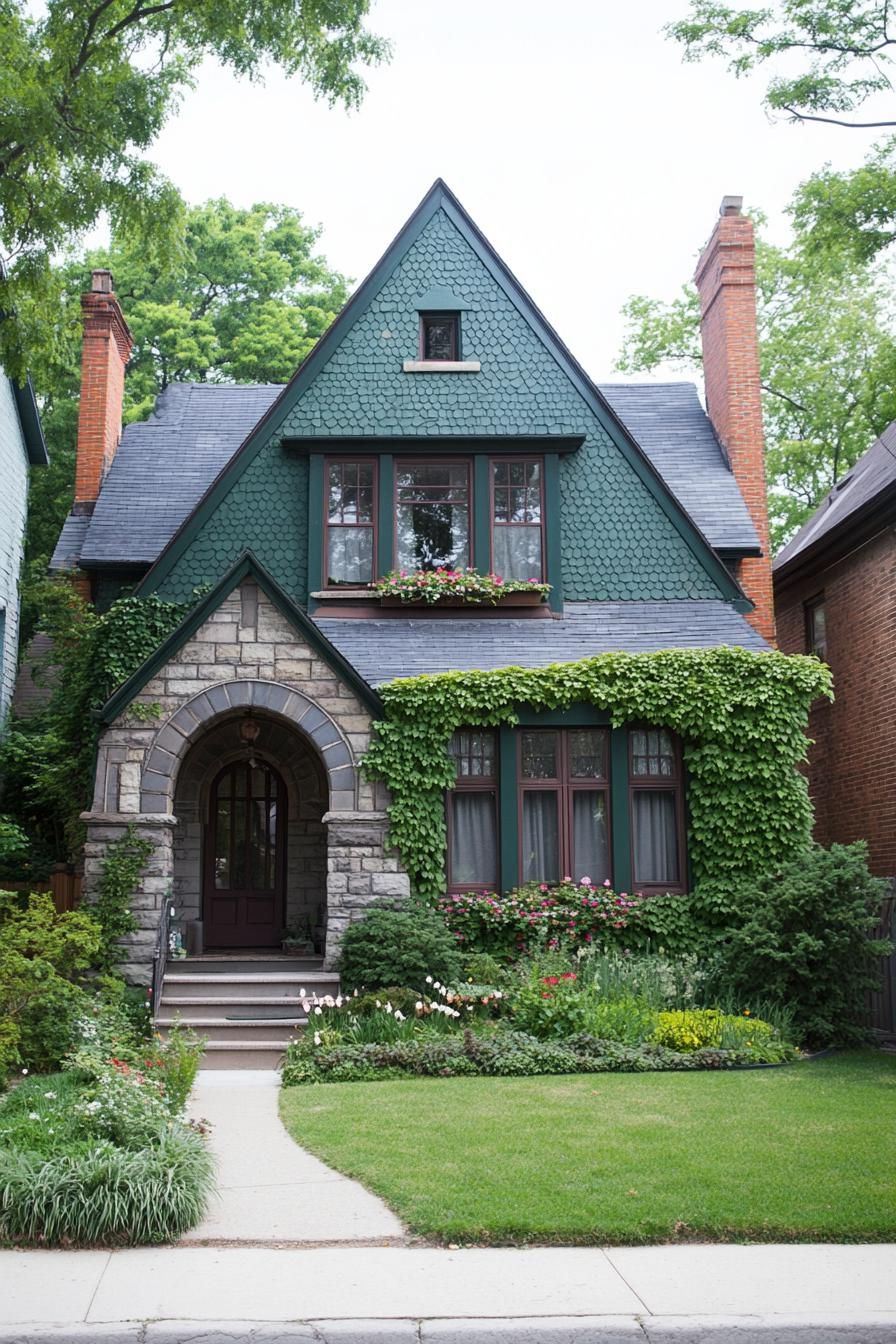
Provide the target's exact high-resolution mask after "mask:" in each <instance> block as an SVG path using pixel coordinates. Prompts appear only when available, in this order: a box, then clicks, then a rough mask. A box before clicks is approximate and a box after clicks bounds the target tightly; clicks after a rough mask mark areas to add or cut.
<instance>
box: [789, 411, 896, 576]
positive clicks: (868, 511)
mask: <svg viewBox="0 0 896 1344" xmlns="http://www.w3.org/2000/svg"><path fill="white" fill-rule="evenodd" d="M894 507H896V420H894V421H893V423H892V424H890V425H888V426H887V428H886V429H885V430H884V432H883V434H881V436H880V438H879V439H875V441H874V443H872V445H871V447H870V448H869V449H868V451H867V452H866V453H865V454H864V455H863V456H862V457H860V458H859V460H858V462H857V463H856V464H855V466H854V467H852V468H851V470H850V471H848V472H847V473H846V475H845V476H842V477H841V478H840V480H839V481H838V482H837V484H836V485H835V486H834V488H833V489H832V490H831V491H830V492H829V493H828V495H827V496H826V497H825V499H824V502H823V503H822V504H821V505H820V506H819V508H817V509H816V510H815V512H814V513H813V515H812V517H811V518H810V519H809V521H808V522H807V523H804V524H803V526H802V527H801V528H800V530H799V532H797V534H796V536H795V537H793V538H792V539H791V540H790V541H789V542H788V543H787V545H786V546H785V547H784V548H783V549H782V550H781V551H780V552H779V553H778V555H777V557H776V559H775V563H774V566H773V572H774V576H775V578H776V579H780V578H783V577H784V576H785V575H787V574H789V573H790V572H791V571H792V570H794V569H796V568H798V567H799V566H802V565H803V564H810V563H811V561H812V559H813V558H814V557H815V556H817V555H820V554H823V553H825V552H826V551H827V550H828V548H829V547H833V546H835V545H836V544H837V543H838V542H839V541H840V539H841V538H843V536H844V534H846V533H849V534H850V536H851V537H854V534H855V530H856V529H857V528H858V527H859V526H860V524H861V523H862V522H863V521H864V520H865V519H866V518H867V517H868V516H869V515H873V514H876V513H877V512H878V511H879V510H880V511H887V510H890V511H892V510H893V509H894Z"/></svg>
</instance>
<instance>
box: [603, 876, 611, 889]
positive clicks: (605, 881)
mask: <svg viewBox="0 0 896 1344" xmlns="http://www.w3.org/2000/svg"><path fill="white" fill-rule="evenodd" d="M609 885H610V879H609V878H608V877H605V878H604V886H605V887H608V886H609Z"/></svg>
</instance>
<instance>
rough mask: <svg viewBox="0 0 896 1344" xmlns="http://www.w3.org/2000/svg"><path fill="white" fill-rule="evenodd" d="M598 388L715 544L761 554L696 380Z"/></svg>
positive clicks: (675, 494)
mask: <svg viewBox="0 0 896 1344" xmlns="http://www.w3.org/2000/svg"><path fill="white" fill-rule="evenodd" d="M598 388H599V389H600V391H601V392H602V393H603V394H604V396H605V397H606V399H607V401H608V402H609V403H610V405H611V406H612V408H613V410H614V411H615V412H616V414H617V415H618V416H619V419H620V420H621V421H622V423H623V424H624V425H625V427H626V428H627V429H628V431H629V433H630V434H631V435H632V437H633V438H634V439H636V440H637V442H638V443H639V444H640V446H641V447H642V448H643V450H644V452H645V453H646V454H647V456H648V457H649V458H650V460H651V462H652V463H653V465H654V467H655V468H656V470H657V471H658V472H659V474H660V475H661V476H662V478H663V480H664V481H665V482H666V484H667V485H668V487H669V489H670V490H671V491H672V493H673V495H674V496H675V497H676V499H677V500H678V502H679V503H680V504H681V505H682V506H683V507H684V508H685V509H686V510H687V512H688V513H689V514H690V515H691V517H692V518H693V520H694V522H695V523H696V524H697V526H698V527H699V528H700V531H701V532H702V533H703V535H704V536H705V537H706V540H707V541H708V542H709V543H710V545H711V546H713V547H714V548H715V549H716V550H717V551H722V552H727V551H736V552H738V553H739V554H743V553H744V552H746V551H753V552H755V553H756V554H757V555H758V554H759V552H760V543H759V537H758V536H757V534H756V528H755V527H754V526H753V520H752V519H751V517H750V514H749V511H748V509H747V506H746V504H745V503H744V497H743V495H742V494H741V492H740V488H739V486H738V484H737V481H736V480H735V478H734V473H733V472H732V470H731V467H730V466H729V464H728V458H727V455H726V453H725V451H724V449H723V448H722V445H721V444H720V443H719V440H718V439H717V438H716V434H715V430H714V429H713V427H712V421H711V420H710V418H709V416H708V415H707V414H706V411H705V410H704V409H703V406H702V405H701V402H700V398H699V396H698V395H697V389H696V387H695V386H694V384H693V383H598Z"/></svg>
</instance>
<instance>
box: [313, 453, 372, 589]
mask: <svg viewBox="0 0 896 1344" xmlns="http://www.w3.org/2000/svg"><path fill="white" fill-rule="evenodd" d="M361 467H369V468H370V471H371V481H372V484H371V486H370V490H371V501H372V502H371V511H370V512H371V516H370V519H369V521H368V520H365V521H359V520H358V519H357V518H354V519H353V518H351V517H348V518H347V517H346V514H347V513H350V512H351V509H350V507H349V508H347V507H346V504H345V497H344V494H343V502H342V503H341V504H340V507H339V514H340V518H339V520H338V521H334V520H333V519H332V518H331V516H330V514H331V505H330V489H331V486H330V473H331V470H332V469H334V468H335V469H336V470H337V471H339V473H340V477H341V486H342V490H343V492H345V491H346V490H350V489H352V488H354V489H356V490H359V489H361V488H362V487H361V485H360V468H361ZM353 474H354V476H353ZM363 488H365V489H366V488H367V487H363ZM378 512H379V462H378V460H377V459H376V458H375V457H328V458H325V459H324V556H323V581H324V588H332V589H334V590H338V589H344V588H351V587H359V588H362V587H365V586H366V585H367V584H368V583H372V582H373V580H374V579H375V578H376V564H377V514H378ZM343 527H344V528H360V527H363V528H369V529H370V548H371V550H370V554H371V564H370V578H369V579H358V580H357V581H354V580H352V581H346V582H344V583H340V582H331V579H330V532H331V531H333V530H336V529H338V528H343Z"/></svg>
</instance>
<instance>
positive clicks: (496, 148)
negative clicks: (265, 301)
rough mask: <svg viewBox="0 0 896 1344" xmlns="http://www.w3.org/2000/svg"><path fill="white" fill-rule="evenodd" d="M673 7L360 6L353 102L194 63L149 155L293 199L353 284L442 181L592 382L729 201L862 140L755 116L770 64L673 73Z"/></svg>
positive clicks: (410, 0) (493, 1)
mask: <svg viewBox="0 0 896 1344" xmlns="http://www.w3.org/2000/svg"><path fill="white" fill-rule="evenodd" d="M687 11H688V0H628V3H627V4H624V3H623V4H619V3H618V2H617V0H550V2H549V3H546V0H445V2H444V3H441V2H439V0H375V2H374V4H373V7H372V14H371V19H370V26H371V27H372V28H373V29H374V31H376V32H378V33H381V34H383V35H385V36H387V37H389V38H390V39H392V41H393V44H394V56H393V60H392V62H391V64H389V65H384V66H382V67H380V68H379V69H377V70H374V71H372V72H371V73H370V74H369V76H368V82H369V86H370V88H369V93H368V95H367V97H366V99H365V101H364V103H363V105H362V107H361V110H360V111H359V112H356V113H352V114H349V113H346V112H344V111H342V110H330V109H329V108H327V107H326V105H325V104H323V103H315V102H314V100H313V98H312V97H311V95H310V94H309V93H308V91H307V90H306V89H305V88H304V87H303V86H302V85H301V84H300V83H299V81H298V80H292V81H290V80H286V79H284V78H283V77H282V76H281V75H280V74H279V73H275V74H273V75H271V77H270V78H269V79H268V81H267V82H266V84H265V85H263V86H260V85H250V84H248V83H246V82H245V81H239V80H236V79H235V78H233V77H232V76H230V75H229V74H227V73H225V72H223V71H222V70H221V69H219V68H218V67H216V66H215V65H212V64H209V65H207V66H206V67H204V69H203V71H202V73H201V76H200V80H199V83H198V86H197V89H196V90H195V92H194V93H192V94H191V95H189V96H188V97H187V98H186V99H185V101H184V103H183V105H182V108H181V110H180V112H179V114H178V115H177V116H176V117H175V118H174V119H173V120H172V122H171V123H170V124H169V126H168V128H167V129H166V131H165V133H164V134H163V136H162V137H161V138H160V140H159V141H158V142H157V144H156V146H155V148H154V151H153V153H152V157H153V158H154V159H155V160H156V161H157V162H158V163H159V164H160V166H161V167H162V168H163V170H164V171H165V172H167V173H168V174H169V175H170V176H171V177H172V178H173V179H174V181H175V182H176V183H177V185H178V187H179V188H180V189H181V191H182V192H183V193H184V195H185V196H186V198H187V199H188V200H189V201H191V202H198V201H202V200H205V199H207V198H208V197H211V196H227V197H229V198H230V199H231V200H232V201H234V202H235V203H236V204H238V205H250V204H251V203H253V202H254V201H258V200H271V201H277V202H284V203H287V204H289V205H294V206H297V207H299V208H300V209H301V210H302V212H303V214H304V216H305V219H306V222H308V223H314V224H318V223H319V224H321V225H323V235H322V238H321V244H320V247H321V250H322V251H323V253H324V254H325V256H326V257H327V259H328V261H329V262H330V264H331V265H332V266H334V267H336V268H337V269H339V270H341V271H343V272H345V273H346V274H348V275H350V276H351V277H353V278H354V279H355V280H356V281H357V280H360V279H362V278H363V277H364V275H365V274H366V273H367V271H368V270H369V269H370V268H371V266H372V265H373V264H374V262H375V261H376V260H377V258H378V257H379V255H380V254H381V253H382V252H383V251H384V250H385V248H386V246H387V244H388V243H389V242H390V241H391V239H392V237H393V236H394V234H395V233H396V232H397V230H398V229H399V227H400V226H401V224H402V223H403V222H404V220H405V219H406V218H407V216H408V215H409V214H410V213H411V211H412V210H413V208H414V207H415V206H416V204H417V203H418V201H419V200H420V198H421V197H422V196H423V194H424V193H425V191H426V190H427V189H428V187H429V186H430V184H431V183H432V181H433V179H434V178H436V177H443V178H444V179H445V180H446V182H447V183H448V185H449V186H450V187H451V188H452V190H453V191H454V192H456V194H457V195H458V196H459V197H460V199H461V201H462V202H463V204H464V205H465V206H466V208H467V210H468V211H469V212H470V214H471V215H472V216H473V218H474V219H475V220H476V222H477V224H478V225H479V226H480V228H481V229H482V230H483V231H484V233H485V234H486V236H487V237H488V238H489V239H490V241H491V242H492V244H493V245H494V246H495V247H496V248H497V250H498V252H499V253H500V254H501V255H502V256H503V258H504V260H505V261H506V262H507V263H508V265H509V266H510V267H511V269H512V270H513V271H514V272H515V273H516V275H517V277H518V279H519V280H520V281H521V283H522V284H523V285H524V286H525V287H526V289H528V291H529V292H530V294H531V295H532V297H533V298H534V299H535V301H536V303H537V304H538V305H539V306H540V307H541V309H542V311H543V312H544V313H545V314H546V316H547V317H548V318H549V320H550V321H551V322H552V323H553V324H554V326H555V327H556V328H557V330H558V331H559V333H560V335H561V336H562V337H563V339H564V340H565V341H566V343H567V344H568V345H569V346H570V348H571V349H572V351H573V353H574V354H575V355H576V356H577V357H578V358H579V359H580V360H581V362H582V363H583V364H584V365H585V367H586V368H587V369H588V371H589V372H590V373H591V374H592V375H593V376H595V377H597V378H600V377H606V376H608V375H611V374H612V369H613V364H614V361H615V358H616V355H617V352H618V350H619V346H620V343H621V338H622V330H623V323H622V320H621V318H620V308H621V306H622V304H623V302H624V301H625V299H626V298H627V297H628V296H629V295H630V294H632V293H646V294H650V295H652V296H655V297H671V296H672V295H673V294H674V293H675V292H676V291H677V289H678V286H679V285H680V284H681V283H683V282H684V281H685V280H687V279H688V278H689V277H690V274H691V272H692V270H693V265H694V258H695V255H696V252H697V250H698V248H699V244H700V243H701V241H703V240H704V239H705V238H706V237H707V236H708V234H709V231H710V229H711V227H712V223H713V220H714V218H715V216H716V213H717V210H718V205H719V202H720V200H721V198H722V196H723V195H725V194H726V193H729V194H736V195H742V196H743V197H744V200H745V205H747V206H758V207H761V208H762V209H764V210H765V211H766V212H767V214H768V215H769V216H770V226H771V237H772V238H773V239H774V240H775V241H780V242H784V241H786V238H787V223H786V218H785V217H784V215H783V213H782V211H783V208H784V206H785V205H786V203H787V201H788V200H789V198H790V195H791V193H792V190H793V188H794V187H795V186H796V184H797V183H798V182H799V181H801V180H802V179H803V178H805V177H807V176H808V175H809V174H810V173H811V172H812V171H813V170H815V169H816V168H818V167H820V166H821V165H822V164H823V163H824V162H825V161H826V160H829V161H830V162H832V163H833V164H834V165H835V166H836V167H840V168H847V167H852V166H855V165H857V164H858V163H859V162H860V161H861V159H862V158H863V157H864V155H865V153H866V151H867V149H868V146H869V144H870V140H869V138H868V135H869V133H867V132H861V131H848V130H838V129H837V128H833V127H820V126H813V127H809V126H791V125H789V124H786V123H783V122H779V123H771V122H770V121H769V120H768V118H767V115H766V113H765V112H764V111H763V109H762V106H761V94H762V91H763V89H764V87H765V84H766V75H765V74H764V73H762V72H761V73H760V74H759V75H758V76H756V77H754V78H752V79H750V80H742V81H739V82H738V81H735V80H734V79H733V77H732V76H730V75H729V74H727V72H726V70H725V68H724V65H723V63H722V62H720V61H712V62H704V63H701V64H690V65H685V64H683V62H682V60H681V54H680V48H679V46H678V44H677V43H673V42H671V41H670V40H668V39H666V38H665V37H664V36H663V35H662V32H661V29H662V26H663V24H665V23H667V22H669V21H671V20H672V19H675V18H681V17H683V16H684V15H685V14H686V13H687Z"/></svg>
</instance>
